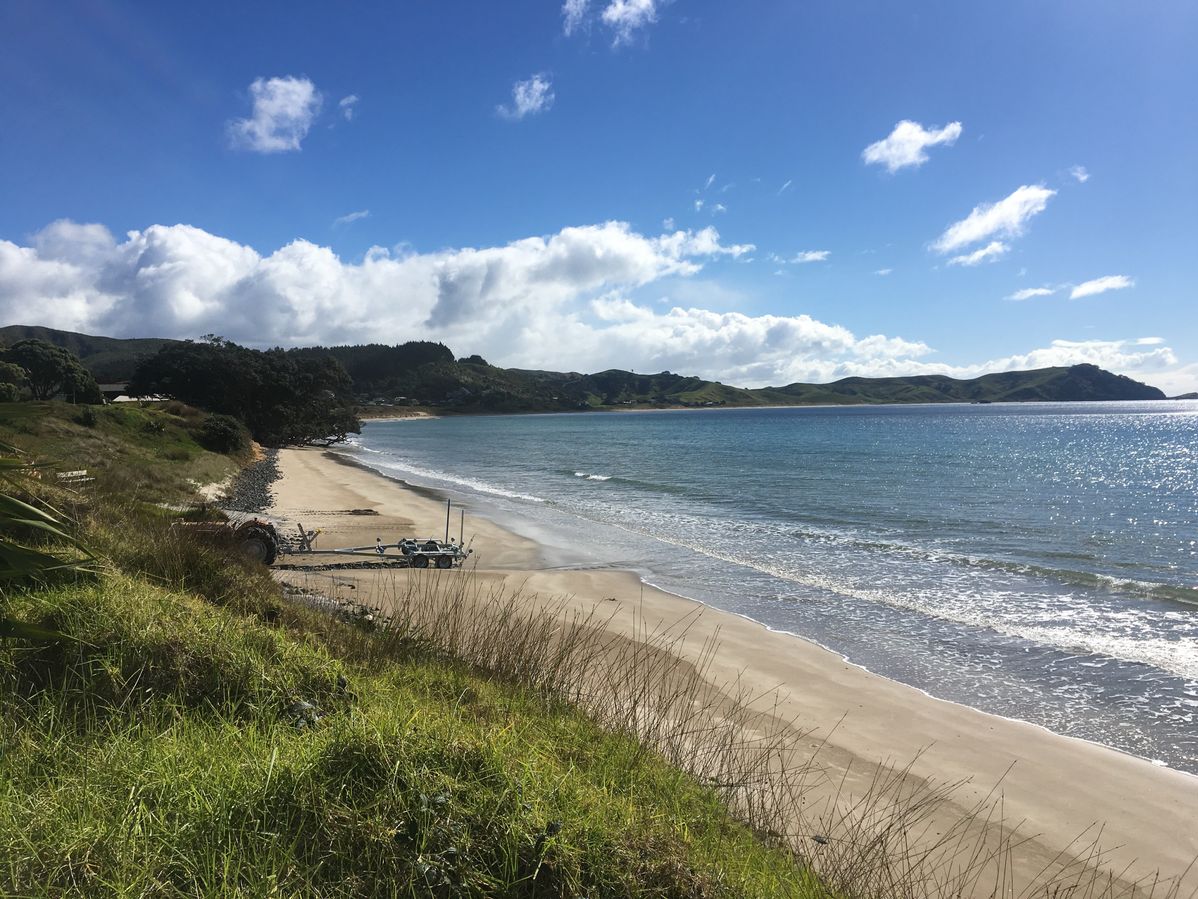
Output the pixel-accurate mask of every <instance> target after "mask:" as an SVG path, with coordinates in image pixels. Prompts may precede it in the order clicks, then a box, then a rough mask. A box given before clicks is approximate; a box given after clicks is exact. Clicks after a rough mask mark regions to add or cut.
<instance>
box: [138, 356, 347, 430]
mask: <svg viewBox="0 0 1198 899" xmlns="http://www.w3.org/2000/svg"><path fill="white" fill-rule="evenodd" d="M352 386H353V385H352V382H351V381H350V379H349V375H347V374H346V372H345V369H344V368H343V367H342V366H341V363H339V362H338V361H337V360H336V359H334V358H333V357H332V356H330V355H329V354H327V353H302V352H298V351H296V350H281V349H274V350H265V351H263V350H254V349H249V348H248V347H243V346H238V345H237V344H235V343H232V342H231V341H228V340H224V339H222V338H220V337H216V336H214V335H208V336H207V337H205V338H204V339H203V340H200V341H198V342H193V341H190V340H185V341H178V342H174V343H170V344H168V345H166V346H163V347H162V348H161V349H159V350H158V352H157V353H155V354H154V355H152V356H148V357H146V358H144V359H142V360H141V361H140V362H139V363H138V365H137V368H136V369H135V370H134V372H133V376H132V378H131V379H130V382H129V388H128V389H129V392H130V393H131V394H133V395H135V396H163V397H169V398H171V399H174V400H179V401H181V402H184V403H188V404H189V405H192V406H196V407H198V408H201V409H204V410H205V411H208V412H213V413H218V414H220V415H225V416H229V417H231V418H233V419H236V420H237V421H240V422H241V423H242V424H244V425H245V426H246V427H247V428H248V429H249V431H250V433H251V434H252V435H253V437H254V439H255V440H257V441H258V442H260V443H262V444H265V445H267V446H286V445H292V444H299V445H302V444H309V443H323V444H325V445H328V444H331V443H336V442H339V441H341V440H344V439H345V438H346V437H347V436H348V435H349V434H351V433H357V432H358V430H359V424H358V417H357V414H356V408H357V405H356V403H355V401H354V398H353V391H352Z"/></svg>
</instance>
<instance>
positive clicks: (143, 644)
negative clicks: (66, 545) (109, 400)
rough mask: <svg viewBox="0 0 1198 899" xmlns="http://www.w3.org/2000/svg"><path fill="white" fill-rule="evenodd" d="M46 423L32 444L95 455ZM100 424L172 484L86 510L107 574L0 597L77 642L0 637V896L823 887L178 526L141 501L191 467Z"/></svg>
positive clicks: (559, 719) (565, 733)
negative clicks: (290, 597) (308, 708)
mask: <svg viewBox="0 0 1198 899" xmlns="http://www.w3.org/2000/svg"><path fill="white" fill-rule="evenodd" d="M43 411H46V415H45V416H44V420H42V419H37V418H36V417H35V420H26V424H27V425H29V428H28V429H27V430H32V431H34V432H36V431H37V430H38V429H39V428H46V429H47V434H48V438H47V439H51V438H52V439H53V440H55V441H57V443H56V444H55V452H59V453H64V454H66V455H68V457H70V458H83V457H84V456H85V455H86V453H87V452H88V450H86V449H85V448H84V447H85V445H90V443H91V441H92V440H93V438H94V436H95V435H93V434H90V433H88V434H83V433H79V434H76V433H75V432H73V431H70V430H69V429H65V428H64V426H63V425H62V422H61V418H62V417H63V414H69V411H68V412H63V410H49V411H47V410H43ZM121 414H122V416H123V415H125V414H126V413H124V412H122V413H121ZM10 426H11V423H10ZM88 430H89V432H90V430H91V429H88ZM96 430H97V431H100V435H101V436H102V437H103V438H104V439H105V440H106V441H108V442H109V443H110V444H112V445H110V446H108V450H109V451H110V452H117V453H119V454H120V455H121V456H122V457H124V458H128V459H134V458H138V457H139V456H146V457H147V458H149V459H150V460H151V462H152V464H151V465H149V466H144V467H143V468H139V469H137V470H139V471H140V470H145V471H147V472H148V473H149V475H148V476H151V477H152V479H153V481H154V483H153V485H152V486H150V485H144V486H140V487H139V486H138V485H137V484H133V485H129V486H128V487H127V489H126V490H125V492H124V493H121V492H109V493H106V494H105V497H104V501H103V502H99V503H95V504H94V505H92V506H91V508H90V509H89V510H88V511H87V512H86V533H87V537H88V540H89V542H90V543H91V544H92V545H93V546H94V547H96V548H97V549H98V550H99V551H100V553H101V555H102V556H103V557H104V558H105V560H106V564H105V570H104V572H103V573H102V574H100V575H99V576H97V577H95V578H92V579H90V580H86V581H80V582H76V583H70V584H60V585H58V586H56V587H51V588H45V589H41V590H36V591H32V592H18V593H10V594H9V595H7V596H0V600H2V601H3V602H4V603H5V604H6V605H7V606H8V611H9V612H10V613H12V614H13V615H14V616H16V617H19V618H21V619H25V620H31V621H37V622H40V623H42V624H44V625H46V626H50V627H53V628H55V629H58V630H59V631H61V632H64V633H66V634H68V635H70V636H71V637H73V638H75V640H76V641H77V642H71V643H67V644H62V645H60V646H43V647H33V646H30V645H27V644H25V645H23V644H20V643H17V642H13V643H8V644H5V643H0V894H6V895H7V894H16V895H54V894H62V893H64V892H68V891H73V892H82V893H84V894H93V895H128V896H132V895H138V896H142V895H205V896H218V895H219V896H226V895H245V896H265V895H276V894H277V895H322V896H375V895H396V896H448V895H454V896H457V895H465V896H558V895H562V896H661V897H674V896H677V897H701V896H771V895H784V896H785V895H796V896H808V895H816V894H817V889H816V888H815V887H814V885H813V884H811V883H810V882H807V881H806V880H805V879H804V878H803V877H802V876H800V875H799V874H798V873H797V872H796V869H795V867H794V865H793V862H792V860H791V858H790V856H789V855H788V854H786V853H785V852H783V851H781V850H775V849H772V848H770V847H769V846H768V845H766V844H765V843H763V842H762V841H760V840H758V839H757V838H756V837H754V836H753V834H751V833H750V832H749V831H748V830H747V829H746V828H744V827H743V826H741V825H738V824H736V823H734V822H733V821H731V820H730V819H729V817H728V815H727V813H726V812H725V810H724V809H723V807H722V806H721V805H720V803H719V801H718V800H717V798H716V797H715V795H714V793H712V792H711V791H710V790H707V789H705V788H703V787H701V786H699V785H698V784H697V783H696V782H694V781H693V780H692V779H690V778H688V777H687V776H685V775H684V774H682V773H681V772H679V771H678V770H677V769H674V768H671V767H670V766H668V765H666V764H665V763H664V762H663V761H661V760H660V759H659V758H658V757H656V756H654V755H653V754H651V753H647V752H645V751H644V750H642V749H640V748H639V747H638V746H637V745H636V744H635V743H634V742H633V741H631V740H630V739H627V738H625V737H620V736H615V735H612V734H608V733H604V732H603V731H601V730H599V729H598V728H597V727H596V726H595V725H593V724H592V723H591V722H590V721H588V720H587V719H586V718H585V717H584V716H582V715H581V714H580V713H578V712H576V711H574V710H572V709H571V708H569V707H567V706H565V705H563V704H561V703H558V702H555V701H553V700H552V699H547V698H546V697H545V695H544V694H543V693H538V692H534V691H532V690H530V689H527V688H522V687H517V686H514V685H512V684H510V683H505V682H504V681H502V680H500V679H497V678H495V677H492V676H488V675H487V674H486V673H485V672H481V671H475V670H470V669H468V668H467V667H466V666H465V665H463V664H462V663H459V662H456V661H454V660H452V659H448V658H445V657H444V655H443V654H439V653H436V652H433V651H432V650H431V649H430V648H429V647H427V646H423V645H421V644H419V643H416V642H412V641H405V642H400V643H398V644H397V643H394V642H391V643H387V642H385V641H384V638H383V636H382V635H380V634H378V633H375V632H366V631H363V630H361V629H359V628H358V627H355V626H352V625H350V624H343V623H340V622H337V621H334V620H333V619H331V618H329V617H327V616H324V615H320V614H318V613H316V612H313V611H310V610H307V609H304V608H302V607H298V606H294V605H290V604H287V603H285V602H283V601H282V600H281V598H280V596H279V594H278V591H277V587H276V585H275V583H274V582H273V581H272V580H271V578H270V577H269V574H268V573H267V572H266V571H265V570H264V569H261V568H255V567H252V566H249V565H248V564H245V563H241V562H240V561H238V560H235V559H230V558H229V557H228V555H227V553H226V552H225V551H224V550H222V549H221V547H219V546H216V545H209V544H197V543H194V542H190V541H187V540H186V538H185V537H184V536H182V535H180V534H178V533H175V532H171V531H170V530H168V529H166V528H165V527H164V524H165V522H164V520H163V517H162V515H161V514H160V513H158V512H156V511H154V510H152V509H150V508H148V507H147V506H146V505H145V504H144V503H141V502H138V501H135V500H132V499H130V496H132V495H146V494H149V493H158V494H165V493H167V492H169V486H168V481H169V482H170V483H175V484H176V485H178V484H180V483H185V476H182V475H181V473H174V474H173V475H171V477H173V478H174V480H173V481H172V480H171V479H170V478H168V475H167V474H163V473H161V472H162V471H165V472H168V473H170V472H171V471H172V470H171V468H170V466H159V463H158V462H156V461H153V460H155V459H156V458H157V457H156V455H155V452H154V448H153V447H154V444H153V441H149V440H146V439H145V438H143V436H142V432H141V431H140V430H139V429H138V428H132V431H131V432H130V431H129V422H126V421H124V420H123V418H122V420H120V421H116V422H112V423H107V424H104V425H100V426H98V427H97V429H96ZM71 435H74V436H73V437H72V436H71ZM122 435H125V439H122ZM24 436H26V437H29V436H30V435H29V434H25V435H24ZM166 439H168V440H169V441H171V442H183V443H185V440H184V436H183V433H182V432H180V433H173V434H168V437H167V438H166ZM72 440H77V441H78V442H79V443H78V445H72ZM106 445H107V444H106ZM96 464H98V463H96ZM160 467H161V471H160V472H159V473H157V474H155V473H154V471H153V470H154V469H156V468H160ZM109 486H110V487H111V486H112V485H111V484H110V485H109ZM338 675H343V676H344V677H345V678H346V679H347V686H346V688H344V689H342V688H341V687H339V686H338ZM297 701H303V702H307V703H311V704H312V706H314V707H315V710H317V713H318V714H319V716H320V718H319V721H317V722H315V723H313V722H311V721H304V719H305V718H306V717H307V713H305V712H297V710H296V708H295V706H294V703H296V702H297Z"/></svg>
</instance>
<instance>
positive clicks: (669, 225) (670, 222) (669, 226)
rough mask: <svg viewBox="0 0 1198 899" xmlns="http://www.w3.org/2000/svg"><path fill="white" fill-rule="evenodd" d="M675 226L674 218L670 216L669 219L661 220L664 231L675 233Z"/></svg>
mask: <svg viewBox="0 0 1198 899" xmlns="http://www.w3.org/2000/svg"><path fill="white" fill-rule="evenodd" d="M674 224H675V222H674V217H673V216H670V217H668V218H664V219H662V220H661V228H662V230H663V231H673V230H674Z"/></svg>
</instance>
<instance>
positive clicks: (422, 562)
mask: <svg viewBox="0 0 1198 899" xmlns="http://www.w3.org/2000/svg"><path fill="white" fill-rule="evenodd" d="M412 567H413V568H428V556H412Z"/></svg>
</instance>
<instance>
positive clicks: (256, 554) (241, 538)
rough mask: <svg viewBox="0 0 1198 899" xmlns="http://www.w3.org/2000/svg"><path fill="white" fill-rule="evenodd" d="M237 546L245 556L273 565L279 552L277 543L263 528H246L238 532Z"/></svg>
mask: <svg viewBox="0 0 1198 899" xmlns="http://www.w3.org/2000/svg"><path fill="white" fill-rule="evenodd" d="M237 548H238V549H239V550H241V552H242V554H243V555H245V556H246V557H247V558H249V559H252V560H253V561H255V562H261V563H262V564H263V565H273V564H274V561H275V558H276V557H277V556H278V554H279V544H278V543H277V542H276V541H275V538H274V537H273V536H272V535H271V534H270V532H268V531H267V530H266V529H265V528H258V527H253V528H246V529H245V530H244V531H242V532H241V533H240V534H238V539H237Z"/></svg>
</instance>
